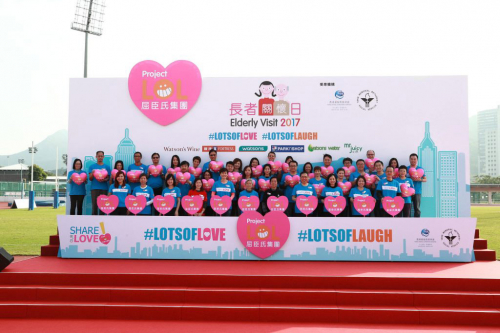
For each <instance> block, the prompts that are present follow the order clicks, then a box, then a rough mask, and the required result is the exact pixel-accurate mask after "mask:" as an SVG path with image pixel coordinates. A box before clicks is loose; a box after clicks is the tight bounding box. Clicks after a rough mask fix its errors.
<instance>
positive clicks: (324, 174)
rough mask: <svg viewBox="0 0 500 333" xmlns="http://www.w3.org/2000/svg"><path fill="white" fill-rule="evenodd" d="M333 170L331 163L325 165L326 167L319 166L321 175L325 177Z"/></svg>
mask: <svg viewBox="0 0 500 333" xmlns="http://www.w3.org/2000/svg"><path fill="white" fill-rule="evenodd" d="M333 171H334V170H333V167H332V166H331V165H330V166H329V167H326V168H325V167H324V166H322V167H321V175H322V176H323V177H327V176H328V175H331V174H332V173H333Z"/></svg>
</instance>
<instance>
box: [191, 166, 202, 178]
mask: <svg viewBox="0 0 500 333" xmlns="http://www.w3.org/2000/svg"><path fill="white" fill-rule="evenodd" d="M189 173H190V174H192V175H193V176H195V177H198V176H199V175H201V168H193V167H189Z"/></svg>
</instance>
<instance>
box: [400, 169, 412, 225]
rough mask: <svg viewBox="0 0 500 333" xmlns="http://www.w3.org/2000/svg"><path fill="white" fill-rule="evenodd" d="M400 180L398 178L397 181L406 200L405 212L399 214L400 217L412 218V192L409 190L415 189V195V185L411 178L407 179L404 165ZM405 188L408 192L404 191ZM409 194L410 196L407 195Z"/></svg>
mask: <svg viewBox="0 0 500 333" xmlns="http://www.w3.org/2000/svg"><path fill="white" fill-rule="evenodd" d="M398 169H399V178H396V180H397V181H398V183H399V186H400V189H401V196H402V197H403V199H404V200H405V205H404V207H403V210H402V211H401V213H399V214H398V217H410V214H411V199H412V196H413V195H411V190H408V189H413V193H415V186H414V184H413V180H412V179H411V178H407V177H406V172H407V168H406V165H402V166H400V167H399V168H398ZM403 188H406V191H405V190H403ZM406 192H408V193H409V194H406Z"/></svg>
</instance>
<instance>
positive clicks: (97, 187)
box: [89, 150, 111, 215]
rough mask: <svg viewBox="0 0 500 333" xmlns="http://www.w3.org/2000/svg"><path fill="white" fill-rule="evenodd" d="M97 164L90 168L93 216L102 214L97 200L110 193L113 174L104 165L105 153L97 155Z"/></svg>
mask: <svg viewBox="0 0 500 333" xmlns="http://www.w3.org/2000/svg"><path fill="white" fill-rule="evenodd" d="M95 157H96V160H97V163H95V164H92V165H91V166H90V168H89V179H90V181H91V183H90V194H91V196H92V215H98V214H100V211H101V210H100V209H99V207H98V206H97V198H98V197H99V196H100V195H106V194H107V193H108V180H109V175H110V174H111V169H110V168H109V166H108V165H106V164H104V152H103V151H102V150H99V151H97V152H96V154H95Z"/></svg>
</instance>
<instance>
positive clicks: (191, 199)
mask: <svg viewBox="0 0 500 333" xmlns="http://www.w3.org/2000/svg"><path fill="white" fill-rule="evenodd" d="M181 204H182V208H184V210H185V211H186V213H188V214H189V215H194V214H196V213H198V212H199V211H200V209H201V207H202V206H203V199H202V198H201V197H200V196H199V195H194V196H187V195H186V196H185V197H183V198H182V200H181Z"/></svg>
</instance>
